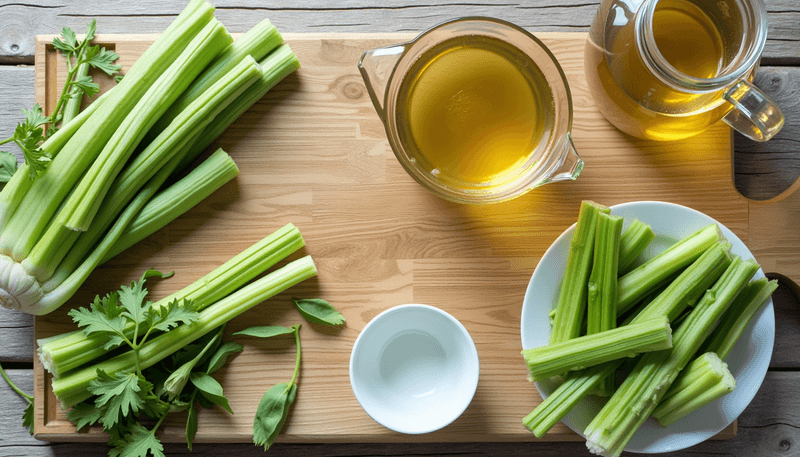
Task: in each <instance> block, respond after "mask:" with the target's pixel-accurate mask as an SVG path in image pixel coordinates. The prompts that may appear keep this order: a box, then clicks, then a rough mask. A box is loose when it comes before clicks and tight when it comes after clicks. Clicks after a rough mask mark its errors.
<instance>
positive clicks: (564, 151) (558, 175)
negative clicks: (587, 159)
mask: <svg viewBox="0 0 800 457" xmlns="http://www.w3.org/2000/svg"><path fill="white" fill-rule="evenodd" d="M581 171H583V159H581V156H579V155H578V150H577V149H575V144H574V143H573V142H572V135H571V134H570V133H567V137H566V138H565V139H564V143H563V144H562V145H561V154H560V155H559V162H558V163H557V164H556V166H555V167H554V168H553V169H552V171H551V172H550V173H551V174H550V176H549V177H548V178H547V180H546V181H545V182H555V181H564V180H568V179H571V180H574V179H576V178H577V177H578V175H580V174H581Z"/></svg>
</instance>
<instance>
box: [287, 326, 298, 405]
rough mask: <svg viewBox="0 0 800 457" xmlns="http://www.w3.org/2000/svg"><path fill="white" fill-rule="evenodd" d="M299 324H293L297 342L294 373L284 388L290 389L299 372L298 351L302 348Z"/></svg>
mask: <svg viewBox="0 0 800 457" xmlns="http://www.w3.org/2000/svg"><path fill="white" fill-rule="evenodd" d="M300 325H301V324H297V325H295V326H294V342H295V343H296V344H297V359H296V360H295V362H294V374H292V380H291V381H289V385H288V386H287V387H286V389H287V390H288V389H290V388H291V387H292V385H293V384H294V382H295V381H296V380H297V375H298V374H299V373H300V353H301V352H302V350H301V349H300Z"/></svg>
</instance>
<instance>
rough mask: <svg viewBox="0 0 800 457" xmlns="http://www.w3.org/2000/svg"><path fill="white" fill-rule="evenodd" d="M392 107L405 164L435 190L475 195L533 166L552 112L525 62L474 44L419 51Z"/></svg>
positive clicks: (540, 81)
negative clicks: (426, 176)
mask: <svg viewBox="0 0 800 457" xmlns="http://www.w3.org/2000/svg"><path fill="white" fill-rule="evenodd" d="M523 69H525V70H523ZM398 103H399V106H398V107H397V110H396V113H397V114H396V115H397V122H398V130H399V132H398V133H399V136H400V139H401V141H402V142H403V144H404V146H405V148H406V151H407V153H408V155H409V157H411V158H412V159H413V160H415V161H417V164H418V165H420V166H421V168H422V169H423V170H425V172H427V173H430V174H431V175H432V177H434V178H435V179H437V180H438V181H439V182H441V183H442V184H445V185H450V186H455V187H462V188H465V187H472V188H476V187H477V188H481V189H490V188H492V187H495V186H500V185H502V184H503V183H505V182H508V181H510V180H512V179H513V178H514V177H516V176H518V175H519V173H520V171H521V170H522V169H523V168H524V167H526V166H530V165H531V163H533V162H534V161H535V160H536V157H534V156H535V154H536V152H537V146H538V145H539V143H540V142H543V143H544V142H546V139H545V137H546V136H547V137H549V132H550V131H552V118H553V112H554V110H555V108H554V103H553V98H552V95H551V92H550V87H549V86H548V84H547V81H546V80H545V77H544V75H543V74H542V73H541V71H540V70H539V68H538V67H537V66H536V64H535V63H534V62H533V61H532V60H531V59H530V57H528V56H527V55H525V54H524V53H522V52H521V51H519V50H518V49H517V48H515V47H513V46H511V45H509V44H507V43H504V42H502V41H500V40H497V39H493V38H487V37H479V36H468V37H458V38H453V39H451V40H448V41H445V42H444V43H441V44H439V45H437V46H435V47H433V48H432V49H430V50H428V51H426V52H425V53H424V54H423V55H422V56H421V57H420V58H419V59H418V60H417V61H416V62H415V63H414V64H413V65H412V67H411V68H410V70H409V71H408V73H407V75H406V76H405V79H404V80H403V82H402V85H401V89H400V93H399V95H398ZM543 139H544V141H543ZM539 150H541V148H539Z"/></svg>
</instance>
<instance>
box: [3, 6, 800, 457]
mask: <svg viewBox="0 0 800 457" xmlns="http://www.w3.org/2000/svg"><path fill="white" fill-rule="evenodd" d="M213 3H214V4H215V5H216V6H217V17H218V18H219V19H220V20H221V21H222V22H223V23H224V24H225V25H226V26H227V27H228V29H229V30H230V31H231V32H244V31H246V30H247V29H249V28H250V27H251V26H253V25H255V24H256V23H257V22H258V21H259V20H260V19H262V18H263V17H268V18H269V19H270V20H271V21H272V22H273V23H274V24H275V25H276V26H277V27H278V29H279V30H281V31H282V32H409V31H412V32H416V31H421V30H423V29H425V28H427V27H429V26H432V25H435V24H436V23H438V22H441V21H443V20H446V19H450V18H453V17H458V16H465V15H484V16H493V17H498V18H501V19H505V20H509V21H512V22H514V23H516V24H519V25H521V26H523V27H525V28H527V29H528V30H530V31H532V32H537V31H586V30H587V29H588V26H589V24H590V23H591V20H592V17H593V16H594V14H595V11H596V10H597V7H598V5H599V1H597V0H589V1H586V0H560V1H557V2H553V1H552V0H528V1H523V2H519V3H518V2H508V1H499V0H492V1H483V2H464V1H462V0H437V1H434V0H385V1H383V2H369V1H366V0H338V1H335V0H306V1H298V2H279V1H274V0H262V1H257V0H237V1H233V0H218V1H214V2H213ZM184 5H185V1H183V0H181V1H172V0H170V1H165V0H143V1H142V0H140V1H133V2H132V1H121V0H113V1H104V2H98V1H91V2H90V1H86V0H70V1H66V0H61V1H58V0H26V1H25V2H17V1H9V0H0V138H5V137H7V136H8V135H9V134H10V133H11V131H12V130H13V128H14V126H15V125H16V123H17V122H19V121H20V119H21V113H20V109H22V108H27V107H30V106H31V105H32V104H33V101H34V95H33V94H34V70H33V54H34V37H35V35H37V34H53V33H58V32H59V31H60V30H61V28H62V27H63V26H69V27H72V28H73V29H75V30H78V31H82V30H83V28H84V27H85V24H86V23H87V22H88V21H89V20H90V19H91V18H96V19H97V22H98V31H99V32H101V33H150V32H160V31H162V30H163V29H164V28H165V27H166V26H167V25H168V24H169V23H170V21H172V19H173V18H174V17H175V16H176V15H177V14H178V13H179V12H180V11H181V9H182V8H183V6H184ZM767 9H768V11H769V35H768V36H769V38H768V41H767V46H766V49H765V51H764V57H763V59H762V67H761V69H760V71H759V73H758V76H757V78H756V83H757V84H758V85H759V86H760V87H761V88H762V89H764V90H765V91H766V92H767V93H769V94H770V95H771V96H772V97H773V99H775V100H776V101H777V102H778V104H779V105H780V106H781V108H782V109H783V111H784V114H785V116H786V126H785V127H784V129H783V131H782V132H781V133H780V134H779V135H778V136H777V137H776V138H774V139H773V140H772V141H770V142H768V143H764V144H758V143H754V142H751V141H748V140H746V139H745V138H743V137H741V136H739V135H737V136H736V138H735V169H734V171H735V182H736V186H737V187H738V189H739V190H740V192H741V193H742V194H743V195H745V196H747V197H749V198H753V199H768V198H770V197H773V196H775V195H777V194H779V193H781V192H782V191H783V190H785V189H786V188H788V187H789V186H790V185H791V184H792V183H793V182H795V181H796V180H797V179H798V177H800V148H798V144H800V3H799V2H798V1H797V0H767ZM798 230H800V227H799V228H798ZM792 289H794V290H795V291H796V290H798V288H797V286H796V285H787V284H781V287H780V288H779V289H778V291H777V292H776V293H775V295H774V302H775V314H776V316H775V317H776V322H777V328H776V335H775V350H774V352H773V357H772V361H771V364H770V370H769V372H768V373H767V377H766V380H765V381H764V384H763V385H762V387H761V389H760V391H759V393H758V395H757V396H756V397H755V399H754V400H753V402H752V403H751V404H750V406H749V407H748V408H747V409H746V410H745V411H744V413H743V414H742V415H741V417H740V418H739V429H738V436H737V437H736V438H735V439H734V440H729V441H707V442H705V443H702V444H700V445H697V446H694V447H692V448H689V449H687V450H685V451H682V452H677V453H675V454H674V455H676V456H689V455H735V456H743V457H744V456H747V457H750V456H800V395H798V391H799V390H800V389H798V386H800V351H798V350H797V349H798V347H800V302H798V298H797V296H796V295H795V293H794V292H793V291H792ZM33 354H34V349H33V320H32V319H31V317H30V316H28V315H25V314H21V313H16V312H11V311H8V310H5V309H2V308H0V362H2V363H3V366H5V367H6V368H7V369H8V370H7V371H8V373H9V375H10V376H11V378H12V379H14V380H15V381H16V382H17V383H18V385H19V386H20V387H21V388H22V389H24V390H27V391H29V392H30V391H32V388H33V386H32V383H33V371H32V368H31V367H32V357H33ZM23 408H24V401H23V400H22V399H20V398H18V397H17V396H16V394H14V392H12V391H11V390H10V389H9V388H8V387H7V386H6V385H5V383H2V382H0V456H12V455H15V456H16V455H19V456H32V455H36V456H38V455H64V456H68V455H98V456H100V455H105V453H106V451H107V447H106V446H105V445H104V444H72V443H59V444H50V443H46V442H41V441H37V440H35V439H33V438H32V437H31V436H29V435H28V433H27V430H26V429H24V428H23V427H22V426H21V425H20V416H21V413H22V410H23ZM166 450H167V452H168V453H170V454H179V453H188V450H187V449H186V448H185V446H181V445H175V444H172V445H167V447H166ZM269 453H270V454H271V455H309V456H317V455H320V456H321V455H412V454H413V455H442V454H447V455H538V456H553V457H555V456H558V457H564V456H573V455H588V453H587V452H586V449H585V447H584V445H583V443H579V442H575V443H543V442H535V441H534V440H533V439H532V440H531V442H528V443H456V444H453V443H448V444H435V443H434V444H431V443H427V444H416V443H406V444H386V445H376V444H357V443H353V444H306V445H302V444H280V443H279V444H276V445H275V446H274V447H273V448H272V449H271V450H270V451H269ZM194 454H197V455H214V456H217V455H237V456H239V455H241V456H244V455H261V454H262V451H261V449H260V448H257V447H255V446H252V445H246V444H224V445H223V444H220V445H212V444H198V445H196V446H195V451H194Z"/></svg>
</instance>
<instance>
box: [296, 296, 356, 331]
mask: <svg viewBox="0 0 800 457" xmlns="http://www.w3.org/2000/svg"><path fill="white" fill-rule="evenodd" d="M292 301H293V302H294V304H295V306H297V310H298V311H300V314H302V315H303V317H304V318H305V319H306V320H307V321H309V322H311V323H313V324H323V325H342V324H344V321H345V319H344V316H343V315H342V313H340V312H339V311H337V310H336V308H334V307H333V305H331V304H330V303H328V302H327V301H326V300H323V299H321V298H308V299H297V298H293V299H292Z"/></svg>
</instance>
